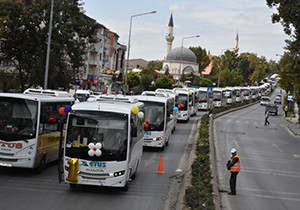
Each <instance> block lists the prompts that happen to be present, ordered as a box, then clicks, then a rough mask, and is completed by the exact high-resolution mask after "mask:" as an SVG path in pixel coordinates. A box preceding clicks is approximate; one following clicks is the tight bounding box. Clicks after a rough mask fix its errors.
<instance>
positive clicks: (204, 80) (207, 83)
mask: <svg viewBox="0 0 300 210" xmlns="http://www.w3.org/2000/svg"><path fill="white" fill-rule="evenodd" d="M200 86H201V87H212V81H211V80H210V79H208V78H202V79H201V81H200Z"/></svg>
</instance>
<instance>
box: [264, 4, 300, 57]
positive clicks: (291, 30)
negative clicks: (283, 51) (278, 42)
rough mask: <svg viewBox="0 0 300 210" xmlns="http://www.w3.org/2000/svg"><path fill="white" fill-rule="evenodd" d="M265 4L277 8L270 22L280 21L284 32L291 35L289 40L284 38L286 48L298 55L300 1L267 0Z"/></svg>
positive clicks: (299, 42) (299, 45) (299, 49)
mask: <svg viewBox="0 0 300 210" xmlns="http://www.w3.org/2000/svg"><path fill="white" fill-rule="evenodd" d="M267 5H268V6H269V7H270V8H276V10H277V12H274V13H273V14H272V22H273V23H281V24H282V26H283V30H284V32H285V33H286V34H287V35H289V36H290V37H291V40H286V43H287V49H288V50H289V51H290V52H291V53H292V54H297V55H300V21H299V14H300V1H295V0H267Z"/></svg>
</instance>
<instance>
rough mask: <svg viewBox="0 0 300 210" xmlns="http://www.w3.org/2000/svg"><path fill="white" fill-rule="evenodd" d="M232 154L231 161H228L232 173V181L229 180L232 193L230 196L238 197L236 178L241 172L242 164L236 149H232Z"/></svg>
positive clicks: (228, 167)
mask: <svg viewBox="0 0 300 210" xmlns="http://www.w3.org/2000/svg"><path fill="white" fill-rule="evenodd" d="M230 153H231V158H230V160H228V162H227V165H226V166H227V169H228V170H229V171H230V173H231V175H230V180H229V185H230V192H229V193H228V195H236V178H237V175H238V173H239V172H240V170H241V162H240V158H239V156H238V155H237V152H236V149H235V148H232V149H231V151H230Z"/></svg>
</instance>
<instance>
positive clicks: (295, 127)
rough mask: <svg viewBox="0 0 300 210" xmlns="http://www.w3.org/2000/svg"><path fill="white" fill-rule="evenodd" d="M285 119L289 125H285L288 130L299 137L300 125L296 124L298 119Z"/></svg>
mask: <svg viewBox="0 0 300 210" xmlns="http://www.w3.org/2000/svg"><path fill="white" fill-rule="evenodd" d="M285 119H286V120H287V121H288V122H289V124H288V125H287V127H288V129H289V130H290V131H291V132H292V133H293V134H294V135H295V136H300V124H299V123H298V117H294V118H291V117H286V118H285Z"/></svg>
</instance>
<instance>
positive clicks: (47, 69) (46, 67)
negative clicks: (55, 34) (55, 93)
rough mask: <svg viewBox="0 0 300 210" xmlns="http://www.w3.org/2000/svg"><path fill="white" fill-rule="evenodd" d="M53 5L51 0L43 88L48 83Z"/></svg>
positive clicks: (45, 87)
mask: <svg viewBox="0 0 300 210" xmlns="http://www.w3.org/2000/svg"><path fill="white" fill-rule="evenodd" d="M53 5H54V0H51V10H50V21H49V34H48V43H47V57H46V66H45V78H44V89H47V85H48V73H49V60H50V44H51V34H52V22H53Z"/></svg>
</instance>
